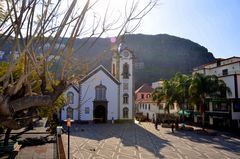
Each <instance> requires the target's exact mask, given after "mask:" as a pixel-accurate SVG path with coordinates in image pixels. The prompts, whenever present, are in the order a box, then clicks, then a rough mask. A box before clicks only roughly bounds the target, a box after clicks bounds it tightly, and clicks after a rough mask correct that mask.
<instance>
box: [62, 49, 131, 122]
mask: <svg viewBox="0 0 240 159" xmlns="http://www.w3.org/2000/svg"><path fill="white" fill-rule="evenodd" d="M112 55H113V56H112V65H111V72H110V71H108V70H107V69H106V68H105V67H104V66H102V65H100V66H98V67H97V68H95V69H93V70H92V71H91V72H89V73H88V75H86V76H85V77H84V78H83V79H82V80H81V81H80V84H79V85H77V86H76V85H71V86H69V88H68V89H67V90H66V91H65V93H64V94H65V96H66V99H67V101H68V102H67V103H68V104H67V105H65V106H64V107H63V108H62V109H61V112H60V116H61V120H66V119H67V118H71V119H73V120H76V121H95V122H107V121H111V120H131V119H133V105H134V99H133V89H134V88H133V58H134V55H133V52H132V51H131V50H129V49H128V48H123V49H122V48H121V46H120V47H119V48H118V49H112Z"/></svg>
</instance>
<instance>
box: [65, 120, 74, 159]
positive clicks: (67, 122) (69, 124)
mask: <svg viewBox="0 0 240 159" xmlns="http://www.w3.org/2000/svg"><path fill="white" fill-rule="evenodd" d="M73 121H74V120H71V119H70V118H68V119H67V120H65V122H66V124H67V128H68V129H67V131H68V159H70V127H71V123H72V122H73Z"/></svg>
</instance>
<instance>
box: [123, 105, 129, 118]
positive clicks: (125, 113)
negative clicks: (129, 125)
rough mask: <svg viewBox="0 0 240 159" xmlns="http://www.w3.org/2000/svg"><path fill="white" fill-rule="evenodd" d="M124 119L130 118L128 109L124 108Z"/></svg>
mask: <svg viewBox="0 0 240 159" xmlns="http://www.w3.org/2000/svg"><path fill="white" fill-rule="evenodd" d="M123 118H128V108H127V107H125V108H123Z"/></svg>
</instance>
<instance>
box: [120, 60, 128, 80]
mask: <svg viewBox="0 0 240 159" xmlns="http://www.w3.org/2000/svg"><path fill="white" fill-rule="evenodd" d="M122 75H123V78H125V79H128V78H129V75H130V74H129V65H128V64H127V63H125V64H123V72H122Z"/></svg>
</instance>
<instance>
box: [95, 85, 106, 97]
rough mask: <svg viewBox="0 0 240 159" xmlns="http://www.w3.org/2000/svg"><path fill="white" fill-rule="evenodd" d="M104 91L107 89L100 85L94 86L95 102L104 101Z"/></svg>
mask: <svg viewBox="0 0 240 159" xmlns="http://www.w3.org/2000/svg"><path fill="white" fill-rule="evenodd" d="M106 90H107V88H106V87H105V86H104V85H102V84H100V85H98V86H96V87H95V91H96V97H95V100H106Z"/></svg>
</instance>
